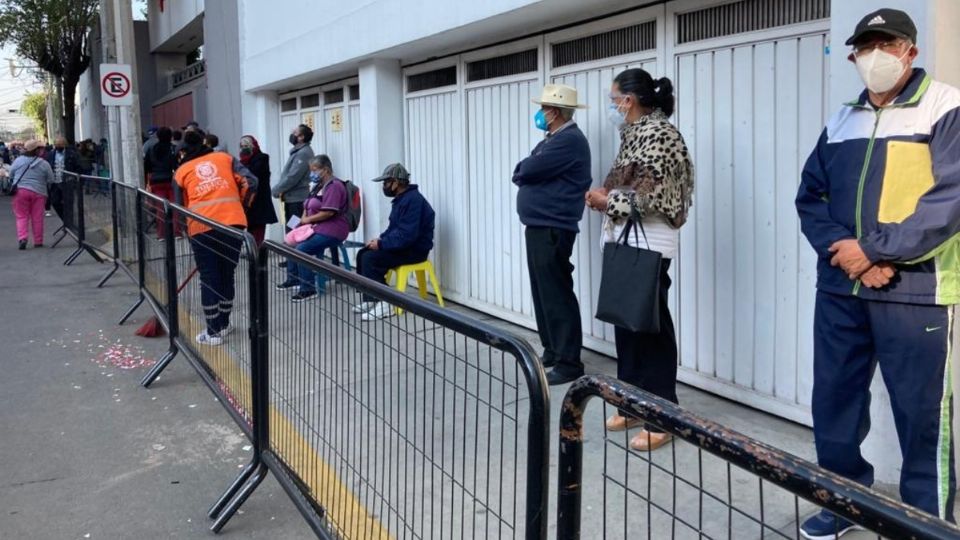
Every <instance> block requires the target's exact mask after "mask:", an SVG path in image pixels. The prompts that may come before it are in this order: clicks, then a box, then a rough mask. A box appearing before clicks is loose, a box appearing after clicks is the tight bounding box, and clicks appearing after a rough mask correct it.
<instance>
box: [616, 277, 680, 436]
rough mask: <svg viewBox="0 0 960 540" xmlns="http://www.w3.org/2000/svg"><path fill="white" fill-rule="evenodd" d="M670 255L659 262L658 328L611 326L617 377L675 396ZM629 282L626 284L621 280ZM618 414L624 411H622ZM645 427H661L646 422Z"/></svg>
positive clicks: (669, 397) (664, 395)
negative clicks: (640, 329)
mask: <svg viewBox="0 0 960 540" xmlns="http://www.w3.org/2000/svg"><path fill="white" fill-rule="evenodd" d="M669 269H670V259H663V261H662V262H661V263H660V332H659V333H656V334H649V333H643V332H631V331H629V330H625V329H623V328H620V327H619V326H617V327H615V328H614V338H615V339H616V343H617V378H618V379H620V380H621V381H623V382H626V383H630V384H632V385H634V386H636V387H637V388H640V389H642V390H646V391H647V392H650V393H651V394H653V395H655V396H660V397H662V398H663V399H666V400H668V401H672V402H674V403H679V401H678V400H677V335H676V332H675V331H674V328H673V317H671V316H670V307H669V306H668V305H667V291H669V290H670V276H669V275H668V274H667V271H668V270H669ZM624 286H629V284H628V283H627V284H624ZM620 414H625V412H624V411H621V413H620ZM647 430H648V431H651V432H654V433H659V432H660V430H659V429H656V428H655V427H653V426H649V425H648V426H647Z"/></svg>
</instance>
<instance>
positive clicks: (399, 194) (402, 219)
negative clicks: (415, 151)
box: [353, 163, 435, 321]
mask: <svg viewBox="0 0 960 540" xmlns="http://www.w3.org/2000/svg"><path fill="white" fill-rule="evenodd" d="M373 181H374V182H383V194H384V195H386V196H387V197H391V198H393V208H392V209H391V210H390V224H389V226H387V230H385V231H383V233H382V234H381V235H380V237H379V238H375V239H373V240H370V241H369V242H367V245H366V247H364V248H363V249H361V250H360V251H359V252H358V253H357V272H358V273H359V274H360V275H362V276H363V277H365V278H368V279H372V280H374V281H376V282H379V283H384V284H386V279H385V276H386V274H387V271H388V270H390V269H391V268H396V267H398V266H403V265H405V264H416V263H420V262H423V261H425V260H427V256H428V255H430V250H431V249H433V225H434V218H435V214H434V212H433V208H432V207H431V206H430V203H428V202H427V200H426V199H425V198H423V195H422V194H420V190H419V189H417V186H416V185H415V184H411V183H410V173H409V172H407V169H406V168H404V166H403V165H401V164H399V163H394V164H393V165H389V166H387V168H386V169H384V171H383V174H382V175H380V177H379V178H375V179H374V180H373ZM353 312H354V313H358V314H362V317H361V320H364V321H375V320H377V319H383V318H386V317H389V316H390V315H392V314H393V308H392V307H391V306H390V305H389V304H387V303H386V302H376V301H375V300H374V299H373V298H372V297H369V296H367V295H364V297H363V301H362V302H360V304H358V305H357V306H356V307H355V308H354V309H353Z"/></svg>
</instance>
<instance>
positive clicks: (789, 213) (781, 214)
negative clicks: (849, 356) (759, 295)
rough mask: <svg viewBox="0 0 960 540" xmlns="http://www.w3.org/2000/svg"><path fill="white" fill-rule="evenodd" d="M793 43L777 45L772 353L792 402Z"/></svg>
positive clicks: (779, 382) (780, 392)
mask: <svg viewBox="0 0 960 540" xmlns="http://www.w3.org/2000/svg"><path fill="white" fill-rule="evenodd" d="M797 45H798V42H797V40H795V39H791V40H784V41H781V42H778V43H777V51H776V58H777V69H776V89H777V94H776V96H777V113H776V115H775V116H774V119H775V121H776V123H777V136H776V141H777V146H776V153H775V156H776V162H777V177H776V182H777V196H776V206H775V207H776V209H777V249H776V251H775V252H774V255H775V256H776V258H777V274H776V275H777V296H776V298H777V316H776V318H777V329H776V336H777V351H776V356H775V357H774V358H775V361H776V372H775V379H774V381H775V382H774V392H775V395H776V396H777V397H778V398H782V399H784V400H786V401H789V402H795V401H796V399H797V345H798V343H797V328H798V324H799V318H798V317H797V298H798V294H797V271H798V269H799V267H798V264H799V261H798V257H797V247H798V245H799V239H798V236H799V227H798V223H797V217H796V210H795V209H794V206H793V199H794V197H796V189H797V183H798V181H799V173H800V166H799V159H798V156H797V149H798V147H799V138H798V136H797V129H798V127H799V115H800V111H799V108H798V106H797V103H798V99H797V98H798V94H799V87H798V85H799V84H800V80H799V74H798V66H797V61H796V60H797V49H798V47H797Z"/></svg>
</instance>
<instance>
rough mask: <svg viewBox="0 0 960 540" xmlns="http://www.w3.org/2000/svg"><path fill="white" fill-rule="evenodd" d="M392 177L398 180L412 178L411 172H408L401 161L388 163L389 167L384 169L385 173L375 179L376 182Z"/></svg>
mask: <svg viewBox="0 0 960 540" xmlns="http://www.w3.org/2000/svg"><path fill="white" fill-rule="evenodd" d="M391 178H396V179H397V180H410V173H409V172H407V169H406V167H404V166H403V165H401V164H399V163H391V164H390V165H387V168H386V169H384V170H383V174H381V175H380V176H378V177H376V178H374V179H373V181H374V182H383V181H384V180H389V179H391Z"/></svg>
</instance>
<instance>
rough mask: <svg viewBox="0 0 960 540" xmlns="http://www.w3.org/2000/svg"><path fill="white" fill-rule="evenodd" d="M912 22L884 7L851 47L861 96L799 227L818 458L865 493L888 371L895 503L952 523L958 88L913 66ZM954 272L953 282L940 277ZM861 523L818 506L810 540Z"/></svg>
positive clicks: (803, 194)
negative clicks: (877, 393) (808, 270)
mask: <svg viewBox="0 0 960 540" xmlns="http://www.w3.org/2000/svg"><path fill="white" fill-rule="evenodd" d="M916 39H917V27H916V25H914V23H913V21H912V20H910V17H909V16H908V15H907V14H906V13H904V12H902V11H898V10H893V9H881V10H878V11H874V12H872V13H870V14H868V15H866V16H865V17H864V18H863V20H861V21H860V23H859V24H857V27H856V30H855V31H854V33H853V35H852V36H850V39H848V40H847V41H846V43H847V45H850V46H852V48H853V50H852V52H851V53H850V56H849V59H850V61H851V62H853V63H855V64H856V68H857V71H858V72H859V73H860V77H861V78H862V79H863V83H864V85H865V86H866V90H864V91H862V92H860V96H859V97H858V98H857V99H855V100H852V101H849V102H847V103H845V104H844V105H843V107H842V108H841V109H840V110H839V111H838V112H837V113H836V114H834V115H833V117H832V118H831V119H830V120H829V121H828V122H827V125H826V128H825V129H824V130H823V132H822V133H821V136H820V139H819V141H818V142H817V145H816V147H815V148H814V150H813V152H812V153H811V154H810V157H809V158H808V159H807V162H806V165H805V166H804V169H803V173H802V175H801V181H800V188H799V190H798V193H797V198H796V206H797V213H798V215H799V217H800V228H801V230H802V231H803V234H804V235H805V236H806V237H807V240H808V241H809V242H810V246H811V247H812V248H813V249H814V251H815V252H816V253H817V256H818V263H817V285H816V287H817V291H816V300H815V302H816V307H815V309H814V316H813V320H814V324H813V341H814V345H813V357H814V359H813V397H812V403H811V413H812V415H813V435H814V440H815V442H816V448H817V463H818V464H819V465H820V466H821V467H823V468H824V469H827V470H829V471H832V472H834V473H837V474H839V475H841V476H844V477H846V478H849V479H851V480H853V481H855V482H857V483H860V484H863V485H867V486H869V485H871V484H873V481H874V468H873V465H871V464H870V462H869V461H868V460H867V458H866V457H865V456H864V455H863V453H862V451H861V444H862V443H863V441H864V438H865V437H866V436H867V432H868V431H869V429H870V418H869V416H870V385H871V381H872V380H873V375H874V371H875V369H876V368H877V367H878V366H879V368H880V371H881V373H882V374H883V380H884V383H885V384H886V386H887V389H888V390H889V394H890V402H891V406H892V408H893V411H894V415H893V416H894V422H895V423H896V427H897V436H898V438H899V446H900V448H901V449H902V450H903V452H902V454H903V466H902V473H901V476H900V496H901V498H902V499H903V501H904V502H905V503H907V504H909V505H911V506H913V507H915V508H918V509H920V510H922V511H924V512H927V513H929V514H932V515H935V516H938V517H940V518H943V519H946V520H948V521H954V517H953V506H954V504H953V502H954V497H955V494H956V488H957V482H956V474H955V472H954V464H953V449H954V447H953V436H952V433H951V429H952V418H951V415H952V408H951V405H950V401H951V393H950V392H951V390H950V372H951V368H950V362H951V359H950V358H951V355H952V347H953V332H954V330H953V328H954V322H953V321H954V318H953V310H954V307H955V306H956V305H957V304H960V260H958V259H956V258H954V259H952V260H950V259H947V258H945V257H943V256H942V255H941V254H945V253H958V252H960V236H958V235H960V167H958V166H957V163H960V144H958V141H960V91H958V90H957V89H956V88H953V87H951V86H949V85H947V84H944V83H942V82H940V81H937V80H935V79H934V78H933V77H932V76H931V75H930V74H928V73H927V72H926V71H925V70H924V69H923V68H920V67H914V65H913V64H914V61H915V60H916V58H917V54H918V51H917V45H916ZM948 275H949V276H954V278H953V279H955V281H954V282H953V283H952V284H949V285H948V284H947V283H946V281H944V276H948ZM857 528H858V526H857V524H855V523H853V522H851V521H848V520H847V519H845V518H842V517H839V516H836V515H834V514H832V513H830V512H829V511H826V510H823V511H820V512H818V513H817V514H816V515H813V516H811V517H809V518H808V519H806V520H805V521H804V522H803V523H802V524H801V525H800V534H801V535H802V536H803V537H804V538H806V539H808V540H826V539H828V538H830V539H833V538H838V537H840V536H843V535H844V534H846V533H848V532H850V531H852V530H854V529H857Z"/></svg>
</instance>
